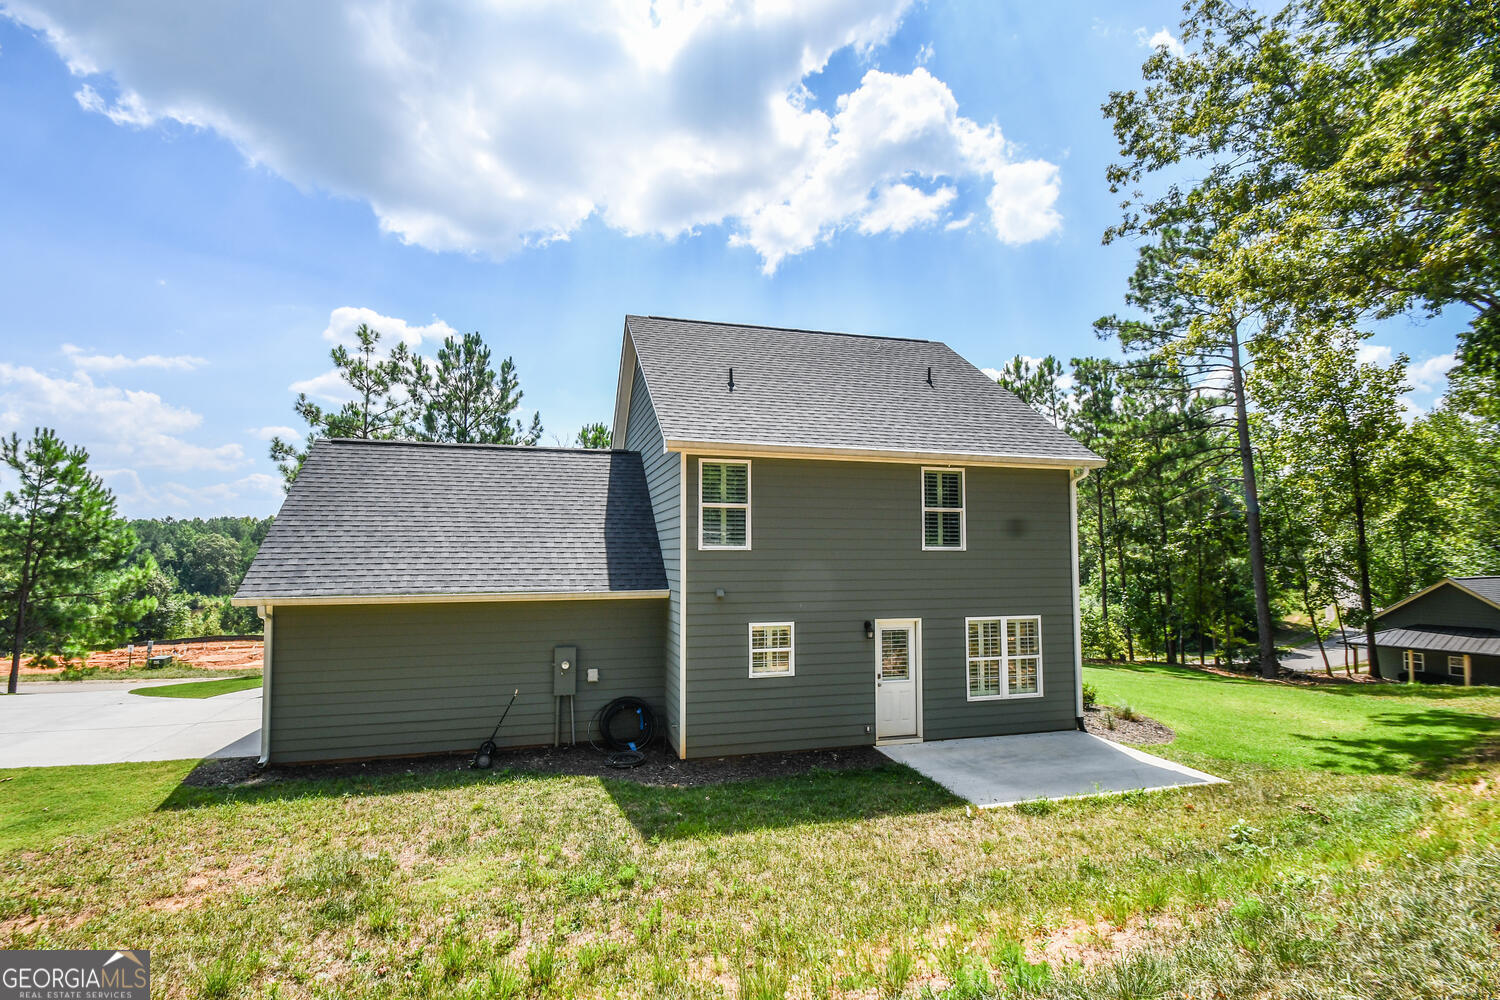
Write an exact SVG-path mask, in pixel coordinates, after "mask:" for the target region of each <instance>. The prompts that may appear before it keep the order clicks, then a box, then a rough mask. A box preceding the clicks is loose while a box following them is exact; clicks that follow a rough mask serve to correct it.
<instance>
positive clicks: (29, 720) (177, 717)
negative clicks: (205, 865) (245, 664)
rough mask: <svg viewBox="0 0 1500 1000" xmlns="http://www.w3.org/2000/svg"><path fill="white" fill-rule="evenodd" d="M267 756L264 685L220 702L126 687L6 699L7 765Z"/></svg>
mask: <svg viewBox="0 0 1500 1000" xmlns="http://www.w3.org/2000/svg"><path fill="white" fill-rule="evenodd" d="M138 686H144V685H138ZM259 753H260V689H259V688H253V689H251V690H249V691H234V692H231V693H229V694H221V695H217V696H215V697H212V698H143V697H141V696H140V695H136V694H131V693H130V692H129V690H128V689H123V688H105V689H99V688H94V689H91V690H64V691H58V692H55V693H54V692H50V691H49V692H45V693H31V692H27V693H23V694H15V695H8V696H6V697H3V698H0V768H6V767H49V766H61V765H66V764H115V763H121V762H124V761H144V760H190V759H193V758H197V757H238V756H254V755H258V754H259Z"/></svg>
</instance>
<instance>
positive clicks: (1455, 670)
mask: <svg viewBox="0 0 1500 1000" xmlns="http://www.w3.org/2000/svg"><path fill="white" fill-rule="evenodd" d="M1448 673H1450V674H1452V675H1453V676H1454V677H1462V676H1463V675H1464V658H1463V657H1462V656H1455V655H1454V654H1452V653H1449V654H1448Z"/></svg>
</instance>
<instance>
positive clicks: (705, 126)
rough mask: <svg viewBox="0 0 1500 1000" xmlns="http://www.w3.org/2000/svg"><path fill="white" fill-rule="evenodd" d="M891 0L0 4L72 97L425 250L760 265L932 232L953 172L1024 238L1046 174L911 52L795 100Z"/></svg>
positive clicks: (1006, 234) (1009, 236) (894, 8)
mask: <svg viewBox="0 0 1500 1000" xmlns="http://www.w3.org/2000/svg"><path fill="white" fill-rule="evenodd" d="M911 4H912V0H819V2H806V3H779V2H773V0H761V2H758V3H744V2H734V0H706V2H701V3H698V2H691V3H690V2H686V0H679V2H663V3H657V4H649V5H648V4H634V3H619V4H612V5H601V6H596V5H553V6H550V7H548V6H539V5H495V4H473V5H451V6H441V5H439V4H438V3H437V2H436V0H410V2H406V3H391V4H380V5H365V4H357V3H354V2H353V0H347V2H344V3H334V2H329V3H318V4H306V5H301V6H298V7H296V8H295V12H294V13H288V14H287V16H282V17H267V16H265V13H264V10H263V7H262V6H261V5H259V4H255V3H251V2H249V0H239V2H237V3H228V4H218V5H214V6H213V7H212V8H211V9H205V8H203V7H202V6H201V5H199V4H197V3H193V2H191V0H154V2H149V3H144V4H133V5H130V6H129V7H128V8H127V7H125V6H121V5H115V4H99V3H93V2H89V0H19V2H15V3H12V4H9V5H8V6H7V8H6V13H7V14H8V16H10V17H11V18H13V19H14V20H16V21H19V22H20V23H23V24H26V25H29V26H31V27H33V28H36V29H38V30H40V31H42V32H44V33H45V36H46V37H47V39H48V41H49V42H50V44H51V45H52V46H53V48H54V49H56V51H57V52H58V53H59V54H60V55H61V57H62V58H63V59H64V60H65V61H66V63H67V65H68V66H69V68H70V69H71V70H72V72H73V73H74V74H76V75H78V76H79V77H80V78H81V80H82V82H81V86H80V89H79V91H78V94H77V99H78V102H79V104H80V105H81V106H82V107H84V108H85V109H87V110H89V111H91V112H95V113H99V114H103V115H106V116H108V117H109V118H110V119H111V120H112V121H115V122H117V123H119V124H121V125H123V126H129V127H138V128H139V127H148V126H150V125H152V124H154V123H158V122H163V121H170V122H177V123H182V124H185V125H189V126H193V127H200V128H205V129H212V130H214V131H215V132H217V133H219V134H221V135H223V136H225V137H226V138H228V139H229V140H230V141H231V142H233V143H234V144H235V145H236V146H237V147H238V148H239V149H240V150H241V151H242V152H243V154H244V155H245V156H246V157H247V158H248V159H249V160H251V161H252V162H254V163H256V164H259V165H263V166H265V167H267V168H269V169H271V170H274V171H276V172H277V173H279V174H281V175H282V176H284V177H286V178H288V179H290V180H291V181H293V182H294V183H296V184H299V185H304V186H309V187H317V188H321V189H323V190H326V191H330V192H333V193H336V194H339V195H344V196H349V197H354V198H358V199H362V200H364V201H366V202H368V203H369V205H370V206H371V208H372V209H373V211H374V212H375V214H376V216H377V217H378V219H379V221H380V225H381V226H382V228H383V229H384V230H385V231H387V232H390V233H392V234H394V235H396V236H397V237H399V238H400V239H402V240H404V241H406V242H408V243H413V244H419V245H421V246H424V247H428V248H430V249H434V250H455V251H464V252H471V251H477V252H483V253H488V254H491V255H494V256H504V255H506V254H509V253H512V252H514V251H515V250H517V249H518V248H521V247H524V246H528V245H536V244H541V243H546V242H548V241H551V240H557V239H566V238H567V237H568V236H569V234H571V233H573V232H574V231H575V230H577V228H578V227H579V226H580V225H581V224H582V223H583V222H584V221H585V220H586V219H589V218H591V217H595V218H598V219H600V220H602V222H603V223H604V224H606V225H608V226H611V227H613V228H615V229H617V230H619V231H621V232H624V233H627V234H631V235H655V236H662V237H667V238H675V237H680V236H684V235H689V234H693V233H696V232H697V231H698V230H699V229H700V228H702V227H705V226H720V225H721V226H723V227H725V229H726V230H727V231H728V233H729V234H730V237H731V239H732V241H733V242H734V243H735V244H737V245H743V246H746V247H749V248H751V249H752V250H754V251H755V252H756V253H757V254H759V255H760V257H761V258H762V261H763V264H764V268H765V270H767V271H768V272H769V271H774V270H775V268H776V266H777V265H778V264H779V263H780V262H781V261H782V260H784V259H785V258H786V257H787V256H788V255H791V254H797V253H802V252H804V251H806V250H808V249H809V248H811V247H813V246H815V245H817V244H818V243H819V242H821V241H823V240H826V239H828V238H829V237H830V236H832V234H834V233H835V232H840V231H856V232H860V233H866V234H873V233H888V232H902V231H904V230H905V229H909V228H911V227H914V226H925V225H930V224H933V223H936V222H938V221H940V220H942V219H944V218H946V213H948V212H949V211H951V210H953V208H954V207H955V203H956V202H957V201H958V200H959V199H958V198H957V195H958V194H959V193H961V191H962V190H966V189H968V188H972V189H973V190H974V191H975V193H976V196H978V197H982V198H983V200H984V202H985V204H986V205H987V206H988V210H989V216H990V222H991V223H992V224H993V227H994V231H995V233H996V235H997V236H998V237H999V238H1000V239H1001V240H1003V241H1005V242H1007V243H1020V242H1026V241H1029V240H1035V239H1039V238H1042V237H1044V236H1046V235H1048V234H1049V233H1051V232H1052V231H1054V230H1055V229H1056V228H1057V227H1058V225H1059V223H1060V220H1059V218H1058V215H1057V213H1056V211H1055V209H1054V207H1053V206H1054V203H1055V202H1056V199H1057V191H1058V176H1057V167H1056V166H1055V165H1053V164H1051V163H1047V162H1044V161H1041V160H1035V159H1029V160H1027V159H1023V158H1022V157H1020V156H1018V155H1017V152H1016V150H1014V149H1013V148H1012V147H1011V146H1010V144H1009V143H1007V142H1006V141H1005V140H1004V139H1003V138H1002V135H1001V132H1000V129H999V127H998V126H997V125H995V124H994V123H989V124H983V123H978V122H975V121H973V120H971V119H968V118H965V117H963V116H961V115H959V114H958V112H957V101H956V100H955V99H954V97H953V94H952V93H951V92H950V91H949V89H948V87H947V86H946V85H945V84H943V83H942V82H941V81H939V80H938V79H936V78H935V77H933V76H932V75H931V74H930V73H929V72H928V71H927V70H926V69H925V68H922V67H920V66H919V67H918V68H916V69H915V70H913V71H912V72H911V73H909V74H905V75H902V74H890V73H882V72H878V71H872V72H870V73H868V74H866V75H865V77H864V78H863V79H862V80H861V81H860V83H859V84H858V86H857V87H855V88H854V89H852V90H850V91H849V92H848V93H845V94H842V95H840V96H839V97H838V99H837V101H836V105H835V109H834V111H833V113H832V114H830V113H828V112H826V111H824V110H822V109H820V108H819V107H817V106H816V103H815V102H814V101H813V100H811V98H810V95H809V94H808V92H807V91H806V89H805V87H804V85H803V81H804V80H805V79H806V78H807V77H808V76H809V75H810V74H813V73H816V72H818V71H820V70H822V69H823V68H824V67H825V66H827V64H828V62H829V59H830V57H832V56H833V54H834V53H836V52H839V51H841V50H845V49H853V50H854V51H855V52H856V53H857V54H860V55H862V56H864V57H866V58H869V57H870V56H871V55H872V53H873V51H874V50H875V49H876V48H877V47H878V46H880V45H881V44H883V43H884V42H885V41H886V39H888V38H889V36H890V35H891V33H892V32H893V31H894V30H895V29H896V27H897V26H898V25H899V24H900V22H901V20H902V18H903V16H904V15H905V14H906V12H907V10H908V9H909V7H910V6H911ZM930 55H931V50H930V47H928V48H926V49H924V50H923V56H922V60H923V61H925V58H930ZM267 66H274V67H275V68H276V69H275V72H270V73H268V72H267V71H266V67H267ZM109 94H112V95H113V96H107V95H109ZM903 189H904V190H903ZM424 336H425V334H424Z"/></svg>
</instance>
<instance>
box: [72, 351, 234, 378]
mask: <svg viewBox="0 0 1500 1000" xmlns="http://www.w3.org/2000/svg"><path fill="white" fill-rule="evenodd" d="M62 351H63V353H64V354H66V355H67V356H68V360H69V361H70V362H72V364H73V367H74V368H77V369H78V370H79V371H86V372H117V371H122V370H124V369H128V368H161V369H165V370H167V371H179V372H188V371H192V370H193V369H194V368H201V367H203V366H204V365H206V364H208V359H206V358H200V357H197V356H195V355H192V354H172V355H162V354H146V355H142V356H141V357H139V358H129V357H126V356H125V355H123V354H88V353H86V352H85V351H84V349H83V348H81V347H77V346H75V345H73V344H64V345H62Z"/></svg>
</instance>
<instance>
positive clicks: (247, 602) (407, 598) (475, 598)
mask: <svg viewBox="0 0 1500 1000" xmlns="http://www.w3.org/2000/svg"><path fill="white" fill-rule="evenodd" d="M669 593H670V591H666V590H567V591H561V590H560V591H535V592H532V593H525V594H510V593H502V594H339V595H332V596H327V597H321V596H320V597H236V598H233V599H232V600H231V602H230V603H232V604H234V605H235V606H236V607H241V608H248V607H252V606H256V605H265V606H267V607H270V606H272V605H274V606H276V607H296V606H316V605H335V604H499V603H504V602H509V601H624V600H642V599H648V598H662V597H666V596H667V595H668V594H669Z"/></svg>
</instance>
